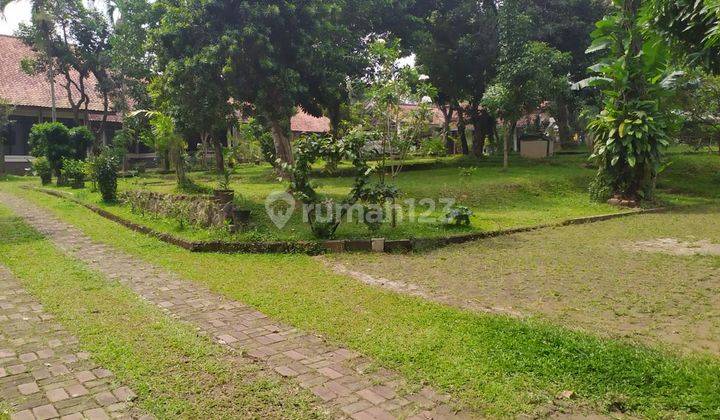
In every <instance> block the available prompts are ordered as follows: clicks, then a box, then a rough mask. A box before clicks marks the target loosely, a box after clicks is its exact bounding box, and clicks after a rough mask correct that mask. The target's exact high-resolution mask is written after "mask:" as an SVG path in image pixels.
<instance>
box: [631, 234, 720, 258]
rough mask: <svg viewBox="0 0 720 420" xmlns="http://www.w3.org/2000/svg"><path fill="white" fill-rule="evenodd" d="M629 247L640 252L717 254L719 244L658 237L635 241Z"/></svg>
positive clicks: (719, 247)
mask: <svg viewBox="0 0 720 420" xmlns="http://www.w3.org/2000/svg"><path fill="white" fill-rule="evenodd" d="M630 249H632V250H635V251H642V252H660V253H663V254H670V255H678V256H690V255H718V256H720V244H714V243H712V242H710V241H708V240H706V239H704V240H701V241H693V242H686V241H681V240H680V239H676V238H659V239H653V240H651V241H640V242H635V243H634V244H632V245H631V246H630Z"/></svg>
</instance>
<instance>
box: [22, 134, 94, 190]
mask: <svg viewBox="0 0 720 420" xmlns="http://www.w3.org/2000/svg"><path fill="white" fill-rule="evenodd" d="M29 142H30V148H31V154H32V155H33V156H35V157H40V156H44V157H45V158H46V159H47V161H48V164H49V165H50V168H51V169H52V171H53V173H54V174H55V176H56V177H57V183H58V185H63V183H64V182H65V180H64V179H63V176H62V172H61V170H62V167H63V159H77V158H78V157H81V156H84V154H85V150H86V148H87V144H86V143H85V137H84V135H81V134H78V132H75V133H74V135H73V136H72V137H71V136H70V130H68V128H67V127H65V126H64V125H63V124H62V123H43V124H36V125H34V126H33V127H32V129H31V130H30V138H29Z"/></svg>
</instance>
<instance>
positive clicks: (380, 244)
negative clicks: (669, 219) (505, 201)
mask: <svg viewBox="0 0 720 420" xmlns="http://www.w3.org/2000/svg"><path fill="white" fill-rule="evenodd" d="M23 188H25V189H31V190H34V191H39V192H42V193H45V194H48V195H52V196H55V197H58V198H62V199H65V200H68V201H72V202H73V203H75V204H78V205H80V206H83V207H85V208H87V209H88V210H90V211H93V212H95V213H97V214H98V215H100V216H102V217H104V218H106V219H108V220H111V221H113V222H116V223H119V224H121V225H123V226H125V227H127V228H128V229H131V230H134V231H136V232H140V233H144V234H146V235H149V236H152V237H155V238H157V239H159V240H161V241H163V242H166V243H169V244H172V245H175V246H178V247H180V248H184V249H186V250H188V251H190V252H219V253H228V254H232V253H246V254H290V253H305V254H311V255H317V254H321V253H323V252H358V251H360V252H387V253H394V252H411V251H426V250H431V249H436V248H442V247H445V246H448V245H453V244H462V243H465V242H472V241H477V240H480V239H487V238H495V237H498V236H506V235H512V234H516V233H523V232H532V231H535V230H540V229H547V228H552V227H562V226H571V225H582V224H587V223H595V222H601V221H605V220H611V219H618V218H621V217H627V216H634V215H639V214H647V213H660V212H663V211H665V210H666V208H664V207H660V208H652V209H640V210H632V211H627V212H624V213H611V214H603V215H598V216H587V217H579V218H574V219H567V220H563V221H561V222H556V223H546V224H542V225H536V226H529V227H521V228H514V229H504V230H494V231H488V232H475V233H469V234H464V235H455V236H447V237H439V238H416V239H396V240H389V239H384V238H375V239H339V240H330V241H283V242H226V241H189V240H185V239H182V238H178V237H177V236H173V235H170V234H168V233H162V232H159V231H156V230H154V229H151V228H149V227H147V226H143V225H140V224H138V223H135V222H132V221H130V220H127V219H124V218H122V217H120V216H118V215H116V214H113V213H111V212H109V211H107V210H104V209H101V208H100V207H98V206H94V205H92V204H87V203H84V202H82V201H80V200H78V199H76V198H74V197H71V196H69V195H67V194H63V193H61V192H58V191H54V190H49V189H46V188H32V187H23Z"/></svg>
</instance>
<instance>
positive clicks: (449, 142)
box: [438, 105, 455, 155]
mask: <svg viewBox="0 0 720 420" xmlns="http://www.w3.org/2000/svg"><path fill="white" fill-rule="evenodd" d="M438 108H439V109H440V112H442V114H443V132H442V140H443V143H444V144H445V150H446V151H447V154H449V155H450V154H452V153H453V152H454V151H455V142H454V141H453V139H452V137H450V123H451V122H452V117H453V111H454V110H453V108H451V107H450V106H447V105H438Z"/></svg>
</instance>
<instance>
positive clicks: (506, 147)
mask: <svg viewBox="0 0 720 420" xmlns="http://www.w3.org/2000/svg"><path fill="white" fill-rule="evenodd" d="M516 126H517V121H511V122H510V123H509V124H505V128H506V131H505V141H504V142H503V169H507V168H508V166H509V164H510V162H509V160H510V159H509V156H510V142H511V141H512V139H513V137H514V135H515V127H516Z"/></svg>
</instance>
